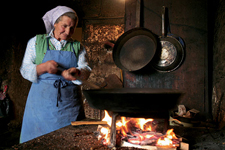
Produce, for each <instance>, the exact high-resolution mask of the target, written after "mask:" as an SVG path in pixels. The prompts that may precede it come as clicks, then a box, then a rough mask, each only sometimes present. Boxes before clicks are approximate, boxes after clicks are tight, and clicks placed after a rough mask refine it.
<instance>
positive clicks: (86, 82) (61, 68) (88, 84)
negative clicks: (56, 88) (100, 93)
mask: <svg viewBox="0 0 225 150" xmlns="http://www.w3.org/2000/svg"><path fill="white" fill-rule="evenodd" d="M57 68H58V71H59V72H58V74H61V73H62V72H63V71H64V70H66V69H65V68H63V67H62V66H60V65H59V66H58V67H57ZM71 75H72V76H73V77H75V78H76V79H77V80H80V81H81V82H82V84H84V85H86V86H88V87H90V88H91V89H100V87H99V86H97V85H96V84H94V83H91V82H88V81H87V80H84V79H82V78H81V77H79V76H78V75H76V74H71Z"/></svg>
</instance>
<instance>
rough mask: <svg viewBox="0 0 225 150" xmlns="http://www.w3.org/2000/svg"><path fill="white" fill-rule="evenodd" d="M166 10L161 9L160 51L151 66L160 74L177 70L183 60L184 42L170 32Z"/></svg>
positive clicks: (164, 8)
mask: <svg viewBox="0 0 225 150" xmlns="http://www.w3.org/2000/svg"><path fill="white" fill-rule="evenodd" d="M166 12H167V8H166V7H165V6H163V7H162V36H161V37H160V43H161V50H160V51H157V52H156V54H155V56H154V58H153V60H152V61H151V64H152V66H153V68H154V69H156V70H158V71H160V72H171V71H174V70H175V69H177V68H178V67H179V66H180V65H181V63H182V62H183V60H184V53H185V52H184V47H185V46H184V41H183V40H182V39H181V38H180V37H178V36H175V35H173V34H171V32H170V25H169V21H168V18H169V17H166V16H167V13H166Z"/></svg>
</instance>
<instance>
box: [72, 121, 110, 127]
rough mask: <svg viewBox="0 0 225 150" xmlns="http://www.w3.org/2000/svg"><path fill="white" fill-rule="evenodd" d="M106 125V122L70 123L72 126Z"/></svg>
mask: <svg viewBox="0 0 225 150" xmlns="http://www.w3.org/2000/svg"><path fill="white" fill-rule="evenodd" d="M98 124H107V122H106V121H72V122H71V125H72V126H79V125H98Z"/></svg>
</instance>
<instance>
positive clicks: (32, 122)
mask: <svg viewBox="0 0 225 150" xmlns="http://www.w3.org/2000/svg"><path fill="white" fill-rule="evenodd" d="M48 45H49V44H48ZM71 46H72V44H71ZM73 51H74V48H73ZM49 60H54V61H56V62H57V63H58V64H59V65H60V66H61V67H64V68H66V69H68V68H71V67H77V58H76V56H75V52H70V51H61V50H49V46H47V52H46V54H45V57H44V59H43V61H42V63H44V62H46V61H49ZM38 81H39V82H38V83H33V84H32V85H31V89H30V92H29V95H28V98H27V102H26V107H25V111H24V116H23V123H22V129H21V135H20V143H23V142H26V141H29V140H31V139H34V138H36V137H39V136H41V135H44V134H47V133H50V132H52V131H55V130H57V129H60V128H62V127H65V126H68V125H70V123H71V121H76V120H80V119H83V118H84V116H85V115H84V111H83V107H82V102H81V98H80V97H79V96H80V95H79V94H78V88H79V87H78V86H77V85H75V84H73V83H72V82H71V81H67V80H65V79H64V78H63V77H62V76H61V75H56V74H49V73H45V74H42V75H40V76H39V80H38Z"/></svg>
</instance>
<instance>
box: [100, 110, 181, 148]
mask: <svg viewBox="0 0 225 150" xmlns="http://www.w3.org/2000/svg"><path fill="white" fill-rule="evenodd" d="M102 121H107V124H108V126H107V127H104V126H100V125H99V127H98V131H99V132H100V134H99V136H98V139H99V140H101V141H102V143H103V144H104V145H109V144H110V131H111V128H110V127H111V122H112V118H111V117H110V115H109V114H108V112H107V111H106V110H105V117H104V118H103V119H102ZM153 121H154V120H153V119H145V118H126V117H121V118H120V120H117V122H116V130H117V134H120V136H118V137H121V140H123V141H126V142H129V143H131V144H135V145H154V146H167V147H177V146H179V140H178V138H177V137H176V135H175V133H174V132H173V129H170V130H168V131H167V132H166V134H165V135H163V134H162V133H159V132H157V131H156V126H157V125H155V124H154V123H153Z"/></svg>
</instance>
